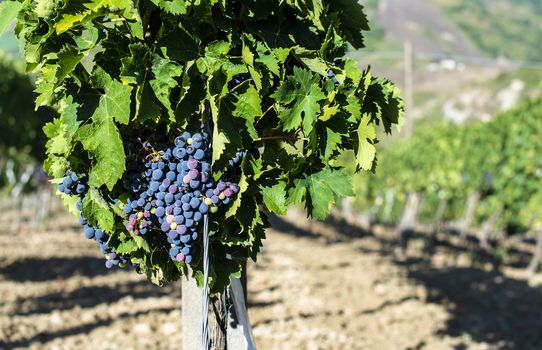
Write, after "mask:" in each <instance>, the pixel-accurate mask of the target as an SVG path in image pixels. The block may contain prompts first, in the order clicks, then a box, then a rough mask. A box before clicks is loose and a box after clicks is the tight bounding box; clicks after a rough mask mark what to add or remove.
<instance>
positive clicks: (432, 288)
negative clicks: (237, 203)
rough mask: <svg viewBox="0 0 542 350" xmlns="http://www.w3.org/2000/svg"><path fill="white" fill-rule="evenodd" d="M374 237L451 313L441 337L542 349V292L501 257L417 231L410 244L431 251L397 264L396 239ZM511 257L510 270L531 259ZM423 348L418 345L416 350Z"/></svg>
mask: <svg viewBox="0 0 542 350" xmlns="http://www.w3.org/2000/svg"><path fill="white" fill-rule="evenodd" d="M272 223H273V228H275V229H276V230H279V231H282V232H285V233H290V234H295V235H297V236H302V237H309V238H315V239H317V238H319V239H321V238H325V239H326V240H327V241H328V242H329V243H339V242H343V241H348V240H350V239H353V238H363V237H366V236H367V235H371V234H370V233H368V232H366V231H363V230H360V229H359V228H357V227H353V226H350V225H348V224H347V223H346V222H344V221H339V222H329V221H327V222H324V223H319V224H318V225H325V226H328V228H329V231H330V232H332V233H330V234H329V236H328V235H327V233H324V234H323V235H322V232H323V231H322V230H321V229H319V230H317V231H318V232H311V230H310V228H309V229H301V228H298V227H296V226H295V225H293V224H291V223H288V222H286V221H284V220H283V219H280V218H276V217H275V218H273V220H272ZM333 231H335V232H333ZM330 237H331V238H330ZM371 238H374V239H377V240H379V242H380V244H379V246H380V248H379V250H378V251H377V253H379V254H380V255H381V256H382V257H383V258H387V259H390V260H392V261H393V262H394V263H395V264H397V265H398V266H401V268H402V269H405V270H406V272H407V276H408V278H409V279H411V280H412V281H413V282H415V283H417V284H421V285H423V286H424V287H425V288H426V289H427V291H428V300H427V302H429V303H435V304H439V305H442V306H444V307H445V308H446V309H447V311H448V312H449V320H448V322H447V323H446V324H445V327H443V328H442V329H441V330H440V331H439V334H440V335H442V336H452V337H456V338H462V337H465V336H467V337H469V338H471V339H472V340H474V341H476V342H480V343H481V342H484V343H487V344H488V345H490V347H491V348H495V349H522V350H531V349H532V350H534V349H542V331H541V330H542V317H541V315H542V289H541V288H536V287H531V286H529V285H528V284H527V282H526V281H524V280H520V279H515V278H510V277H507V276H505V275H504V274H503V273H502V272H501V269H500V266H501V265H500V263H501V262H499V261H498V259H497V257H496V256H495V255H494V254H493V253H492V252H488V251H485V250H483V249H480V248H478V247H476V243H477V242H469V243H468V244H467V245H465V246H460V245H458V244H454V243H451V242H450V240H448V239H446V238H447V237H442V236H441V237H440V239H434V240H432V241H431V240H430V239H428V236H427V233H420V232H413V233H412V237H410V240H418V241H420V240H423V241H422V242H423V244H422V246H425V247H428V246H429V247H430V249H425V251H424V252H423V254H419V255H417V256H416V258H410V259H409V258H408V257H407V258H406V259H397V258H396V256H395V253H396V252H397V248H398V246H399V245H398V243H397V241H396V240H395V239H394V238H393V235H390V236H389V237H382V236H380V235H379V236H374V235H373V236H372V237H371ZM364 252H366V251H364V248H361V249H360V253H364ZM371 252H374V251H371ZM460 253H466V254H469V255H470V257H471V260H472V265H471V266H469V267H457V266H455V267H454V266H451V267H450V266H447V267H442V268H435V267H434V266H432V263H431V261H432V260H431V259H432V257H433V254H446V255H449V256H452V257H453V256H458V255H459V254H460ZM508 254H509V260H508V262H509V263H510V264H509V266H513V267H516V268H524V267H525V266H526V265H527V263H528V261H529V259H530V256H529V254H528V253H526V252H524V251H519V250H509V251H508ZM488 263H489V264H488ZM488 266H489V268H488ZM468 344H469V343H465V344H459V345H458V346H457V349H458V350H459V349H468V346H469V345H468ZM470 344H472V343H470ZM423 346H424V344H419V346H416V347H413V348H411V349H416V348H421V347H423Z"/></svg>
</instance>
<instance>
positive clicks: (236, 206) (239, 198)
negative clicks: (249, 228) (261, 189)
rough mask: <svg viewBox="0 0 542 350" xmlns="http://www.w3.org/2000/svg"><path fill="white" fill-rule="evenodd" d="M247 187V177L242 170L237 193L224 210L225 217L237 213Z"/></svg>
mask: <svg viewBox="0 0 542 350" xmlns="http://www.w3.org/2000/svg"><path fill="white" fill-rule="evenodd" d="M247 189H248V182H247V177H246V175H245V173H244V172H243V174H242V175H241V179H240V180H239V193H238V194H237V198H236V199H235V201H234V202H233V204H232V205H231V206H230V208H229V209H228V211H227V212H226V216H225V218H226V219H227V218H229V217H232V216H234V215H235V214H236V213H237V210H238V209H239V207H240V206H241V201H242V200H243V193H245V192H246V190H247Z"/></svg>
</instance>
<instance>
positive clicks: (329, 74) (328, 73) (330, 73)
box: [326, 68, 340, 87]
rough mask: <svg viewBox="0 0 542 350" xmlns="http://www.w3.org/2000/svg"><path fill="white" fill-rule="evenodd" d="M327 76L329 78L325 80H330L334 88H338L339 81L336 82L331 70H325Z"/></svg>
mask: <svg viewBox="0 0 542 350" xmlns="http://www.w3.org/2000/svg"><path fill="white" fill-rule="evenodd" d="M327 75H328V76H329V78H326V80H328V79H332V80H333V84H334V85H335V87H338V86H339V85H340V83H339V80H337V77H336V76H335V73H334V72H333V69H331V68H329V69H328V70H327Z"/></svg>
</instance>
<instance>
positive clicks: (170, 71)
mask: <svg viewBox="0 0 542 350" xmlns="http://www.w3.org/2000/svg"><path fill="white" fill-rule="evenodd" d="M152 72H153V73H154V79H153V80H151V82H150V84H151V87H152V89H153V90H154V94H155V95H156V97H157V98H158V100H159V101H160V102H162V104H163V105H164V106H165V107H166V110H167V112H168V115H169V120H170V121H171V122H173V123H174V122H175V113H174V111H173V108H172V107H171V101H170V95H171V90H173V89H174V88H175V87H177V86H178V85H179V84H178V82H177V80H175V78H177V77H180V76H181V75H182V74H183V67H182V66H178V65H176V64H174V63H172V62H170V61H169V60H168V59H165V58H163V57H160V56H158V55H155V57H154V60H153V65H152Z"/></svg>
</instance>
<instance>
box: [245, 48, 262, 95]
mask: <svg viewBox="0 0 542 350" xmlns="http://www.w3.org/2000/svg"><path fill="white" fill-rule="evenodd" d="M242 57H243V61H244V62H245V64H246V65H247V67H248V72H249V73H250V76H251V77H252V80H253V81H254V84H255V85H256V88H257V89H258V90H261V89H262V76H261V74H260V72H258V71H257V70H256V68H255V67H254V53H253V52H252V51H250V48H249V47H248V46H247V45H245V43H243V49H242Z"/></svg>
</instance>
